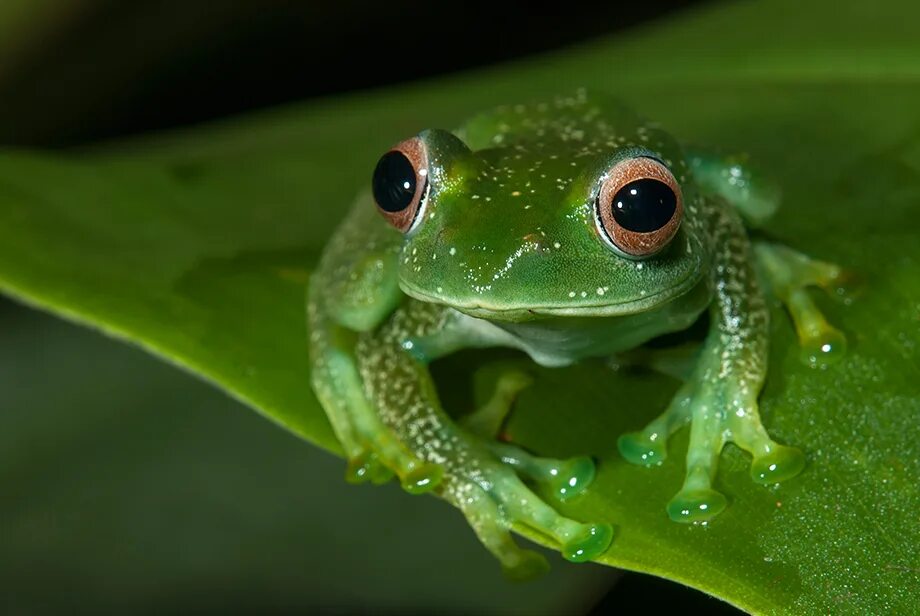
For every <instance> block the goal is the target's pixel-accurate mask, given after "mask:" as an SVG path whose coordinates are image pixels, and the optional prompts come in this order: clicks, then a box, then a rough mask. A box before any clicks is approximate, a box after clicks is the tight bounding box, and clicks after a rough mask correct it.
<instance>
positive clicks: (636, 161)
mask: <svg viewBox="0 0 920 616" xmlns="http://www.w3.org/2000/svg"><path fill="white" fill-rule="evenodd" d="M594 207H595V218H596V221H597V229H598V231H599V232H600V234H601V237H603V238H604V240H605V241H607V242H608V243H609V244H610V245H611V247H612V248H613V249H614V250H615V251H617V252H618V253H620V254H622V255H623V256H626V257H629V258H633V259H643V258H646V257H650V256H652V255H654V254H655V253H657V252H658V251H660V250H661V249H662V248H664V247H665V246H667V245H668V242H670V241H671V240H672V239H673V238H674V235H675V234H676V233H677V229H678V228H679V227H680V222H681V219H682V218H683V215H684V199H683V195H682V194H681V190H680V185H679V184H678V183H677V180H676V179H675V178H674V175H673V174H672V173H671V172H670V170H668V168H667V167H666V166H665V165H664V163H661V162H659V161H658V160H655V159H654V158H649V157H647V156H640V157H637V158H629V159H627V160H623V161H620V162H618V163H616V164H615V165H613V167H611V168H610V170H609V171H608V172H607V173H606V175H605V176H604V179H603V183H602V184H601V186H600V190H599V191H598V195H597V201H596V202H595V206H594Z"/></svg>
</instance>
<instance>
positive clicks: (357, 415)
mask: <svg viewBox="0 0 920 616" xmlns="http://www.w3.org/2000/svg"><path fill="white" fill-rule="evenodd" d="M312 378H313V389H314V391H315V392H316V394H317V396H318V397H319V399H320V401H321V402H322V405H323V408H325V409H326V416H327V417H328V418H329V421H330V423H331V424H332V429H333V431H334V432H335V434H336V437H337V438H338V440H339V442H340V443H341V445H342V448H343V449H344V451H345V457H346V459H347V460H348V463H347V466H346V471H345V479H346V481H348V482H350V483H364V482H368V481H369V482H371V483H376V484H380V483H385V482H387V481H389V480H390V479H391V478H392V476H393V474H394V473H395V474H396V475H397V476H398V477H399V480H400V483H401V484H402V487H403V488H404V489H405V490H406V491H407V492H410V493H412V494H422V493H424V492H428V491H430V490H432V489H434V488H436V487H437V486H438V484H439V483H440V481H441V479H442V476H443V470H442V469H441V467H440V466H439V465H436V464H430V463H428V462H425V461H423V460H422V459H420V458H419V457H417V456H415V455H413V454H412V453H411V452H410V451H409V450H408V449H407V448H406V447H405V446H404V445H403V444H402V443H401V442H400V441H399V440H398V439H397V438H396V435H395V434H394V433H393V432H392V430H390V429H389V428H388V427H387V426H386V425H384V423H383V422H382V421H381V419H380V417H379V416H378V414H377V413H376V412H375V411H374V409H373V408H372V407H371V405H370V404H369V403H368V401H367V399H366V398H365V396H364V394H363V391H362V386H361V380H360V377H359V376H358V373H357V370H356V368H355V365H354V362H353V360H352V359H351V356H350V355H349V354H347V353H343V352H341V351H339V350H338V349H336V348H334V347H331V346H330V347H329V348H328V349H327V353H326V354H325V355H324V356H323V361H322V362H320V363H318V364H317V366H316V368H315V369H314V372H313V375H312Z"/></svg>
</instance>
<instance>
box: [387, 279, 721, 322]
mask: <svg viewBox="0 0 920 616" xmlns="http://www.w3.org/2000/svg"><path fill="white" fill-rule="evenodd" d="M702 278H703V275H702V273H701V272H700V273H697V274H695V275H693V276H688V277H687V278H685V279H684V280H681V281H680V282H678V283H677V284H675V285H673V286H671V287H668V288H666V289H662V290H660V291H658V292H656V293H652V294H647V295H640V296H637V297H632V298H626V299H623V300H620V301H616V302H610V301H608V302H606V303H605V302H603V301H600V300H601V299H602V298H600V297H598V298H590V297H588V298H573V299H572V300H571V302H567V303H563V304H558V305H526V306H525V305H515V304H489V303H487V302H482V301H473V300H464V299H458V298H453V297H449V296H444V295H440V294H434V293H428V292H426V291H424V290H421V289H418V288H414V287H411V286H409V285H407V284H405V283H400V287H401V288H402V290H403V292H404V293H405V294H406V295H408V296H410V297H413V298H415V299H417V300H419V301H423V302H428V303H432V304H442V305H445V306H450V307H451V308H453V309H455V310H457V311H459V312H462V313H464V314H467V315H469V316H471V317H476V318H477V319H486V320H489V321H508V322H516V323H519V322H522V321H532V320H535V319H542V318H547V317H617V316H626V315H630V314H637V313H640V312H647V311H649V310H652V309H654V308H656V307H658V306H661V305H663V304H666V303H668V302H670V301H672V300H674V299H676V298H678V297H680V296H682V295H684V294H686V293H687V292H689V291H690V290H691V289H693V288H694V287H695V286H696V285H697V284H698V283H701V281H702ZM592 299H593V301H592Z"/></svg>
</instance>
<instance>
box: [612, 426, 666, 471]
mask: <svg viewBox="0 0 920 616" xmlns="http://www.w3.org/2000/svg"><path fill="white" fill-rule="evenodd" d="M654 436H656V437H657V436H658V435H657V434H655V435H654ZM617 449H619V450H620V455H622V456H623V458H625V459H626V461H627V462H631V463H632V464H639V465H641V466H655V465H656V464H661V463H662V462H664V460H665V459H666V458H667V457H668V450H667V446H666V444H665V442H664V439H661V438H650V437H649V436H648V435H647V434H646V433H645V432H630V433H628V434H624V435H622V436H621V437H620V438H618V439H617Z"/></svg>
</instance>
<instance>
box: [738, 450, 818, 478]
mask: <svg viewBox="0 0 920 616" xmlns="http://www.w3.org/2000/svg"><path fill="white" fill-rule="evenodd" d="M804 468H805V455H804V454H803V453H802V452H801V451H800V450H798V449H796V448H795V447H787V446H785V445H775V446H774V447H773V449H772V450H771V451H770V452H769V453H767V454H764V455H762V456H757V457H755V458H754V462H753V463H752V464H751V479H753V480H754V481H756V482H757V483H760V484H764V485H769V484H773V483H779V482H781V481H786V480H787V479H791V478H792V477H795V476H796V475H798V474H799V473H801V472H802V469H804Z"/></svg>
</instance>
